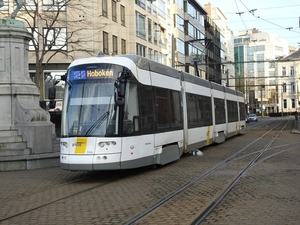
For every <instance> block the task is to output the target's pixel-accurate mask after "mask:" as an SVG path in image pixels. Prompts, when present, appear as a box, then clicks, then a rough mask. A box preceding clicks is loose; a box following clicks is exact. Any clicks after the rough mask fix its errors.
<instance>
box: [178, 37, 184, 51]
mask: <svg viewBox="0 0 300 225" xmlns="http://www.w3.org/2000/svg"><path fill="white" fill-rule="evenodd" d="M177 51H178V52H180V53H181V54H184V42H183V41H182V40H180V39H178V38H177Z"/></svg>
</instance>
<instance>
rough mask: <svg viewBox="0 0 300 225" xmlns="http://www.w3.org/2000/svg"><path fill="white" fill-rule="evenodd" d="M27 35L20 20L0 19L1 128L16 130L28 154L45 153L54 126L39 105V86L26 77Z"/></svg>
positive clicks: (49, 145)
mask: <svg viewBox="0 0 300 225" xmlns="http://www.w3.org/2000/svg"><path fill="white" fill-rule="evenodd" d="M30 38H31V35H30V33H28V31H27V29H26V27H25V26H24V24H23V22H21V21H18V20H14V19H0V104H1V106H0V107H1V113H0V132H2V133H3V132H5V131H11V130H14V131H15V130H17V131H18V135H20V136H22V138H23V141H25V142H27V148H28V149H31V151H30V154H39V153H48V152H52V137H53V135H54V133H55V132H54V130H55V129H54V125H53V124H52V123H51V122H50V115H49V113H48V112H46V111H45V110H44V109H42V108H41V107H40V105H39V95H40V94H39V90H38V88H37V86H36V85H35V83H33V82H32V81H31V79H30V77H29V71H28V43H29V41H30ZM0 144H1V143H0ZM1 150H2V149H1V148H0V151H1ZM6 151H7V149H6ZM11 151H13V149H11ZM5 155H10V154H9V153H6V154H5ZM12 155H15V154H12Z"/></svg>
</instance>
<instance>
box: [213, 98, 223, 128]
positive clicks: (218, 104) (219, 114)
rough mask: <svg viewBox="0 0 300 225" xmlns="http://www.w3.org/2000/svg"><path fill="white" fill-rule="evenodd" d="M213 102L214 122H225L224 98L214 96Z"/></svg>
mask: <svg viewBox="0 0 300 225" xmlns="http://www.w3.org/2000/svg"><path fill="white" fill-rule="evenodd" d="M214 104H215V114H216V115H215V116H216V124H221V123H225V122H226V117H225V101H224V99H219V98H214Z"/></svg>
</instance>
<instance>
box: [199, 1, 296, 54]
mask: <svg viewBox="0 0 300 225" xmlns="http://www.w3.org/2000/svg"><path fill="white" fill-rule="evenodd" d="M198 2H199V3H200V5H201V6H202V7H204V5H205V4H208V3H210V4H212V6H213V7H218V8H219V9H220V10H221V11H222V12H223V14H224V15H225V16H226V17H227V25H228V27H229V28H230V29H231V30H232V31H233V34H234V35H237V34H238V31H241V30H250V29H253V28H256V29H258V30H260V31H261V32H268V33H272V34H276V35H278V36H280V37H281V38H282V39H284V40H285V41H287V43H288V44H289V45H291V46H294V47H296V49H298V48H299V46H300V27H299V26H300V19H299V18H300V1H299V0H198ZM251 10H253V11H252V12H253V13H251V12H249V11H251ZM237 13H238V14H237Z"/></svg>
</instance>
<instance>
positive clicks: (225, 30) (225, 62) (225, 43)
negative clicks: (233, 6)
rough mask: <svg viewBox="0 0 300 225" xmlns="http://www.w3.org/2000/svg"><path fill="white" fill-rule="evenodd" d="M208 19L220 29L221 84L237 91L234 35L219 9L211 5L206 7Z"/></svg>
mask: <svg viewBox="0 0 300 225" xmlns="http://www.w3.org/2000/svg"><path fill="white" fill-rule="evenodd" d="M204 8H205V11H206V12H207V15H208V17H210V18H211V19H212V20H213V22H214V23H215V24H216V25H217V26H218V27H219V29H220V44H221V45H220V53H221V55H220V57H221V61H220V62H221V76H222V81H221V84H222V85H223V86H227V87H229V88H232V89H235V73H234V64H233V61H234V46H233V40H234V35H233V32H232V30H230V28H229V27H228V25H227V18H226V16H225V15H224V14H223V12H222V11H221V9H219V8H218V7H213V6H212V5H211V4H210V3H209V4H205V5H204Z"/></svg>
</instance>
